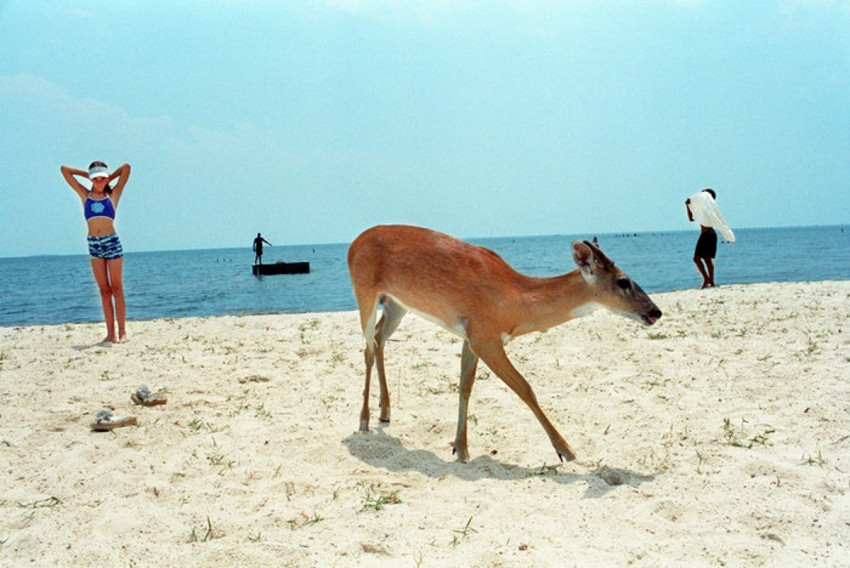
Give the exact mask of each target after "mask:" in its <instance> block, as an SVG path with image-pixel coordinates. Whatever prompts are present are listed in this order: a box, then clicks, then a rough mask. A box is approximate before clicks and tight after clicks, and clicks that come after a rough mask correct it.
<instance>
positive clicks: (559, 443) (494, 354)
mask: <svg viewBox="0 0 850 568" xmlns="http://www.w3.org/2000/svg"><path fill="white" fill-rule="evenodd" d="M475 349H476V352H478V353H479V355H480V356H481V358H482V359H483V360H484V362H485V363H487V366H488V367H490V369H491V370H492V371H493V372H494V373H496V375H498V377H499V378H500V379H502V380H503V381H504V382H505V384H506V385H508V386H509V387H510V388H511V390H513V391H514V392H515V393H517V395H519V397H520V398H521V399H522V400H523V402H525V404H527V405H528V407H529V408H530V409H531V411H532V412H533V413H534V415H535V416H536V417H537V420H538V421H539V422H540V425H541V426H543V429H544V430H546V434H548V435H549V440H550V441H551V442H552V446H554V447H555V451H556V452H558V457H559V458H560V459H561V461H563V460H567V461H572V460H574V459H576V454H575V452H574V451H573V449H572V448H570V445H569V444H567V442H566V440H564V438H563V436H561V434H560V433H559V432H558V431H557V430H556V429H555V427H554V426H552V423H551V422H549V419H548V418H546V414H544V413H543V409H542V408H540V405H539V404H537V397H536V396H534V391H533V390H531V385H529V384H528V381H526V380H525V379H524V378H523V376H522V375H520V374H519V371H517V370H516V368H515V367H514V366H513V364H512V363H511V362H510V360H509V359H508V356H507V354H506V353H505V349H504V347H503V346H502V344H501V343H486V344H483V345H481V346H478V345H476V346H475Z"/></svg>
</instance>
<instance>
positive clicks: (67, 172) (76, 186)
mask: <svg viewBox="0 0 850 568" xmlns="http://www.w3.org/2000/svg"><path fill="white" fill-rule="evenodd" d="M59 170H60V171H61V172H62V177H64V178H65V181H66V182H68V185H70V186H71V189H73V190H74V191H75V192H76V193H77V195H79V196H80V199H82V200H83V201H85V200H86V197H88V196H89V190H88V189H87V188H86V186H84V185H83V184H81V183H80V182H79V181H77V178H76V176H79V177H83V178H86V179H89V173H88V172H87V171H86V170H81V169H79V168H72V167H71V166H62V167H61V168H59Z"/></svg>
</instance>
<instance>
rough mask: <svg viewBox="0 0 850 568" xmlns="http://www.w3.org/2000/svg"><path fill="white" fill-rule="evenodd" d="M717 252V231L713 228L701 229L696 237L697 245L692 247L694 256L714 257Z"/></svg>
mask: <svg viewBox="0 0 850 568" xmlns="http://www.w3.org/2000/svg"><path fill="white" fill-rule="evenodd" d="M716 254H717V233H715V232H714V229H709V230H707V231H703V232H702V233H700V235H699V239H697V247H696V249H694V257H698V258H714V256H715V255H716Z"/></svg>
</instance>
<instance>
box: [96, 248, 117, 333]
mask: <svg viewBox="0 0 850 568" xmlns="http://www.w3.org/2000/svg"><path fill="white" fill-rule="evenodd" d="M91 269H92V272H94V279H95V281H96V282H97V287H98V288H99V289H100V302H101V304H102V305H103V319H104V320H106V337H105V338H104V339H103V341H104V342H105V343H115V342H116V341H117V340H118V339H117V336H116V335H115V310H114V309H113V308H112V288H111V287H110V285H109V272H108V270H107V260H106V259H103V258H92V259H91Z"/></svg>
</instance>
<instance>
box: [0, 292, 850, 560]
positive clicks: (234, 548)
mask: <svg viewBox="0 0 850 568" xmlns="http://www.w3.org/2000/svg"><path fill="white" fill-rule="evenodd" d="M653 299H654V300H655V301H656V303H657V304H658V306H659V307H660V308H661V309H662V310H663V312H664V317H663V318H662V319H661V321H660V322H659V323H658V324H657V325H656V326H653V327H651V328H646V327H642V326H640V325H639V324H637V323H635V322H632V321H627V320H625V319H623V318H620V317H617V316H615V315H613V314H609V313H606V312H596V313H594V314H592V315H590V316H587V317H585V318H582V319H579V320H575V321H572V322H568V323H567V324H564V325H562V326H560V327H558V328H555V329H551V330H548V331H546V332H544V333H537V334H531V335H528V336H523V337H520V338H517V339H515V340H514V341H513V342H511V343H510V344H509V345H508V348H507V351H508V354H509V356H510V357H511V359H512V361H513V362H514V364H515V366H516V367H517V368H518V369H519V370H520V372H522V373H523V375H524V376H525V377H526V379H528V381H529V382H530V383H531V385H532V386H533V387H534V389H535V392H536V394H537V398H538V400H539V402H540V404H541V406H542V407H543V409H544V411H546V413H547V415H548V417H549V419H550V420H551V421H552V422H553V423H554V424H555V426H556V427H557V428H558V429H559V430H560V432H561V433H562V434H563V435H564V437H565V438H566V440H567V441H568V442H569V443H570V445H571V446H572V447H573V449H574V450H575V451H576V453H577V454H578V458H577V459H576V460H575V461H573V462H570V463H564V464H561V463H559V461H558V458H557V456H556V454H555V451H554V450H553V448H552V446H551V445H550V443H549V440H548V438H547V437H546V435H545V433H544V431H543V429H542V428H541V426H540V425H539V424H538V422H537V420H536V419H535V418H534V416H533V414H532V413H531V411H530V410H529V409H528V408H527V407H526V406H525V405H524V404H523V403H522V401H520V399H519V398H518V397H517V396H516V395H515V394H513V392H511V391H510V390H509V389H508V388H507V387H506V386H505V385H504V384H503V383H502V382H501V381H500V380H499V379H498V378H497V377H495V376H494V375H492V374H491V373H490V371H489V370H488V369H487V368H486V366H484V365H482V366H480V367H479V371H478V379H477V382H476V384H475V389H474V390H473V393H472V399H471V405H470V423H469V449H470V453H471V456H472V460H471V462H470V463H468V464H459V463H456V462H455V461H454V458H453V456H452V451H451V443H452V441H453V439H454V434H455V427H456V420H457V406H458V400H457V399H458V395H457V382H458V373H459V368H460V349H461V344H460V341H459V340H458V339H456V338H454V337H453V336H451V335H450V334H449V333H447V332H446V331H443V330H442V329H440V328H438V327H436V326H434V325H433V324H431V323H429V322H426V321H424V320H422V319H419V318H417V317H415V316H412V315H411V316H408V317H407V318H406V319H405V320H404V322H403V323H402V325H401V328H400V329H399V331H398V332H397V333H396V335H395V336H393V338H392V340H391V341H390V343H389V344H388V347H387V373H388V377H389V383H390V390H391V397H392V419H393V421H392V423H390V424H387V425H382V424H380V423H379V421H378V419H377V388H376V387H375V388H373V391H372V392H373V399H372V427H373V429H372V431H371V432H370V433H368V434H359V433H357V432H356V429H357V427H358V415H359V411H360V403H361V393H362V389H363V370H364V369H363V355H362V348H363V341H362V337H361V334H360V330H359V327H358V318H357V315H356V313H355V312H342V313H309V314H298V315H267V316H243V317H216V318H201V319H176V320H168V319H160V320H154V321H143V322H139V321H133V322H130V325H129V332H130V336H131V342H130V343H128V344H125V345H101V344H97V343H96V342H97V341H99V340H100V339H101V338H102V337H103V333H104V332H103V324H102V323H100V324H71V325H58V326H36V327H22V328H19V327H5V328H0V470H2V475H0V565H3V566H21V565H27V566H263V567H265V566H556V565H557V566H591V565H609V566H627V565H628V566H669V565H689V566H724V565H725V566H780V565H782V566H838V565H844V566H847V565H850V329H848V325H847V324H848V321H850V281H840V282H818V283H784V284H753V285H746V286H738V285H729V286H723V287H720V288H717V289H710V290H686V291H679V292H672V293H667V294H657V295H653ZM94 301H96V299H95V298H94V297H92V302H94ZM130 316H131V317H132V314H130ZM142 384H145V385H147V386H148V387H150V389H151V390H160V389H164V390H165V392H166V394H167V399H168V402H167V403H166V404H164V405H160V406H154V407H143V406H137V405H135V404H133V402H131V400H130V394H131V393H133V392H134V391H135V390H136V388H137V387H138V386H139V385H142ZM103 409H111V410H112V411H113V412H114V413H115V414H116V415H120V416H135V417H137V419H138V424H137V425H135V426H127V427H123V428H118V429H115V430H113V431H111V432H94V431H92V430H91V428H90V425H91V423H92V422H93V420H94V416H95V414H96V413H97V412H98V411H100V410H103Z"/></svg>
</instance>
